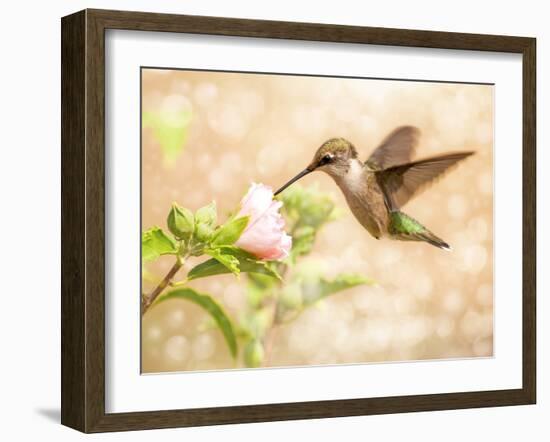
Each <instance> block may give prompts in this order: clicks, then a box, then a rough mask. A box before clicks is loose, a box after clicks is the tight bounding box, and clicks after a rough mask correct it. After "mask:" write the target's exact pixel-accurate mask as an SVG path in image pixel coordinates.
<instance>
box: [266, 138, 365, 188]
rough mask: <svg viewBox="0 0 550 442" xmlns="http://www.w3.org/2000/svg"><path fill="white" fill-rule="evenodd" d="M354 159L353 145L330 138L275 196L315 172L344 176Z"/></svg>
mask: <svg viewBox="0 0 550 442" xmlns="http://www.w3.org/2000/svg"><path fill="white" fill-rule="evenodd" d="M356 158H357V151H356V150H355V147H354V146H353V144H351V143H350V142H349V141H348V140H346V139H344V138H331V139H330V140H328V141H325V142H324V143H323V144H322V145H321V147H319V149H317V152H315V155H314V157H313V160H312V161H311V163H309V165H308V166H307V167H306V168H305V169H304V170H302V171H301V172H300V173H299V174H298V175H296V176H295V177H294V178H292V179H291V180H290V181H288V182H287V183H286V184H285V185H284V186H282V187H281V188H280V189H279V190H277V192H275V195H277V194H278V193H281V192H282V191H283V190H285V189H286V188H287V187H288V186H290V185H291V184H292V183H294V182H295V181H298V180H299V179H300V178H302V177H303V176H305V175H307V174H309V173H311V172H313V171H315V170H322V171H323V172H326V173H328V174H329V175H330V176H332V177H338V176H342V175H345V174H346V173H347V172H348V170H349V168H350V165H351V162H352V161H353V160H354V159H356Z"/></svg>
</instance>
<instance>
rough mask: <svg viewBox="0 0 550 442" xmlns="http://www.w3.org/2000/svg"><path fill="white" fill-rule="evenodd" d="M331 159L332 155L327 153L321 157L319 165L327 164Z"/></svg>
mask: <svg viewBox="0 0 550 442" xmlns="http://www.w3.org/2000/svg"><path fill="white" fill-rule="evenodd" d="M331 161H332V155H331V154H329V153H327V154H326V155H325V156H324V157H323V158H321V161H320V163H321V166H323V165H325V164H328V163H330V162H331Z"/></svg>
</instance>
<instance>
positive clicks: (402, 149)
mask: <svg viewBox="0 0 550 442" xmlns="http://www.w3.org/2000/svg"><path fill="white" fill-rule="evenodd" d="M419 136H420V130H418V129H417V128H416V127H414V126H400V127H398V128H397V129H395V130H394V131H393V132H391V133H390V134H389V135H388V136H387V137H386V138H384V140H383V141H382V142H381V143H380V145H379V146H378V147H377V148H376V149H375V150H374V152H373V153H372V154H371V156H370V157H369V159H368V160H367V162H366V163H365V165H366V166H367V167H369V168H370V169H372V170H383V169H387V168H388V167H392V166H397V165H399V164H405V163H408V162H410V161H411V158H412V155H413V153H414V150H415V149H416V145H417V144H418V138H419Z"/></svg>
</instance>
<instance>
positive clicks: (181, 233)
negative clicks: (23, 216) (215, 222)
mask: <svg viewBox="0 0 550 442" xmlns="http://www.w3.org/2000/svg"><path fill="white" fill-rule="evenodd" d="M166 224H167V225H168V229H169V230H170V232H172V233H173V234H174V236H175V237H176V238H180V239H188V238H189V236H191V234H192V233H193V230H194V229H195V219H194V217H193V213H192V212H191V211H190V210H188V209H186V208H185V207H180V206H178V204H177V203H173V204H172V208H171V209H170V213H169V214H168V219H167V220H166Z"/></svg>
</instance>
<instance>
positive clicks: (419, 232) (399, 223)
mask: <svg viewBox="0 0 550 442" xmlns="http://www.w3.org/2000/svg"><path fill="white" fill-rule="evenodd" d="M389 233H390V235H391V236H392V237H393V238H395V239H399V240H401V241H423V242H427V243H428V244H431V245H432V246H435V247H438V248H440V249H443V250H451V246H450V245H449V244H447V243H446V242H445V241H443V240H442V239H441V238H439V237H438V236H436V235H435V234H434V233H432V232H430V231H429V230H428V229H427V228H426V227H424V226H423V225H422V224H420V223H419V222H418V221H416V220H415V219H414V218H412V217H410V216H409V215H407V214H405V213H403V212H401V211H394V212H391V213H390V228H389Z"/></svg>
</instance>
